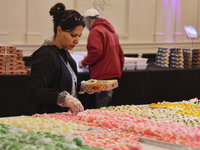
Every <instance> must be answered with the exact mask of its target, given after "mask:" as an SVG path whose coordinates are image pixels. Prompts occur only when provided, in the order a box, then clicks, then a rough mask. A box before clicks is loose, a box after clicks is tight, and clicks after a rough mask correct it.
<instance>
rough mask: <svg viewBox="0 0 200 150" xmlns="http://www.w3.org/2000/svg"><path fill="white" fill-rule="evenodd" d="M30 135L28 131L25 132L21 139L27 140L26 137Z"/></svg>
mask: <svg viewBox="0 0 200 150" xmlns="http://www.w3.org/2000/svg"><path fill="white" fill-rule="evenodd" d="M28 136H29V134H28V133H26V132H24V133H23V134H22V135H21V141H25V140H26V138H27V137H28Z"/></svg>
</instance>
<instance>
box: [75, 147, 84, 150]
mask: <svg viewBox="0 0 200 150" xmlns="http://www.w3.org/2000/svg"><path fill="white" fill-rule="evenodd" d="M74 150H82V148H81V147H77V148H76V149H74Z"/></svg>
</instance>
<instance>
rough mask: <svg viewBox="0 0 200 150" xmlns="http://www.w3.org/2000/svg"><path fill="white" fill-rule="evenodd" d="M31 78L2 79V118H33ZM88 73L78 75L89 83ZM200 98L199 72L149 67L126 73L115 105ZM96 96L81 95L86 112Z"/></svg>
mask: <svg viewBox="0 0 200 150" xmlns="http://www.w3.org/2000/svg"><path fill="white" fill-rule="evenodd" d="M29 77H30V75H1V76H0V96H1V98H0V117H7V116H19V115H32V114H34V113H36V112H34V111H33V110H34V109H33V108H34V105H35V104H34V103H32V102H30V101H29V100H28V95H27V88H28V80H29ZM88 79H89V73H88V72H83V73H79V80H80V81H81V80H88ZM194 97H198V98H200V69H175V68H160V67H155V66H154V65H151V66H150V65H149V66H148V67H147V69H146V70H125V71H123V74H122V78H121V81H120V83H119V88H118V90H117V93H116V95H115V96H114V99H113V105H115V106H116V105H122V104H135V105H138V104H150V103H152V102H158V101H164V100H165V101H179V100H184V99H186V100H188V99H191V98H194ZM93 98H94V95H93V94H92V95H89V94H87V93H86V94H84V95H80V96H79V99H80V100H81V101H82V103H83V105H84V106H85V108H90V107H89V105H90V104H91V103H92V99H93Z"/></svg>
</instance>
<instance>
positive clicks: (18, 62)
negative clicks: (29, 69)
mask: <svg viewBox="0 0 200 150" xmlns="http://www.w3.org/2000/svg"><path fill="white" fill-rule="evenodd" d="M17 65H25V62H24V61H17Z"/></svg>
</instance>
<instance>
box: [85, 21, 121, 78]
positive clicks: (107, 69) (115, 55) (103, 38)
mask: <svg viewBox="0 0 200 150" xmlns="http://www.w3.org/2000/svg"><path fill="white" fill-rule="evenodd" d="M87 51H88V54H87V56H86V57H85V59H84V60H83V61H82V65H83V66H87V65H89V71H90V78H91V79H98V80H103V79H110V78H121V74H122V71H123V67H124V53H123V50H122V48H121V46H120V44H119V38H118V35H117V33H116V32H115V30H114V28H113V26H112V25H111V24H110V23H109V22H108V21H107V20H106V19H103V18H99V19H97V20H96V22H95V23H94V24H93V25H92V28H91V30H90V33H89V36H88V44H87Z"/></svg>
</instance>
